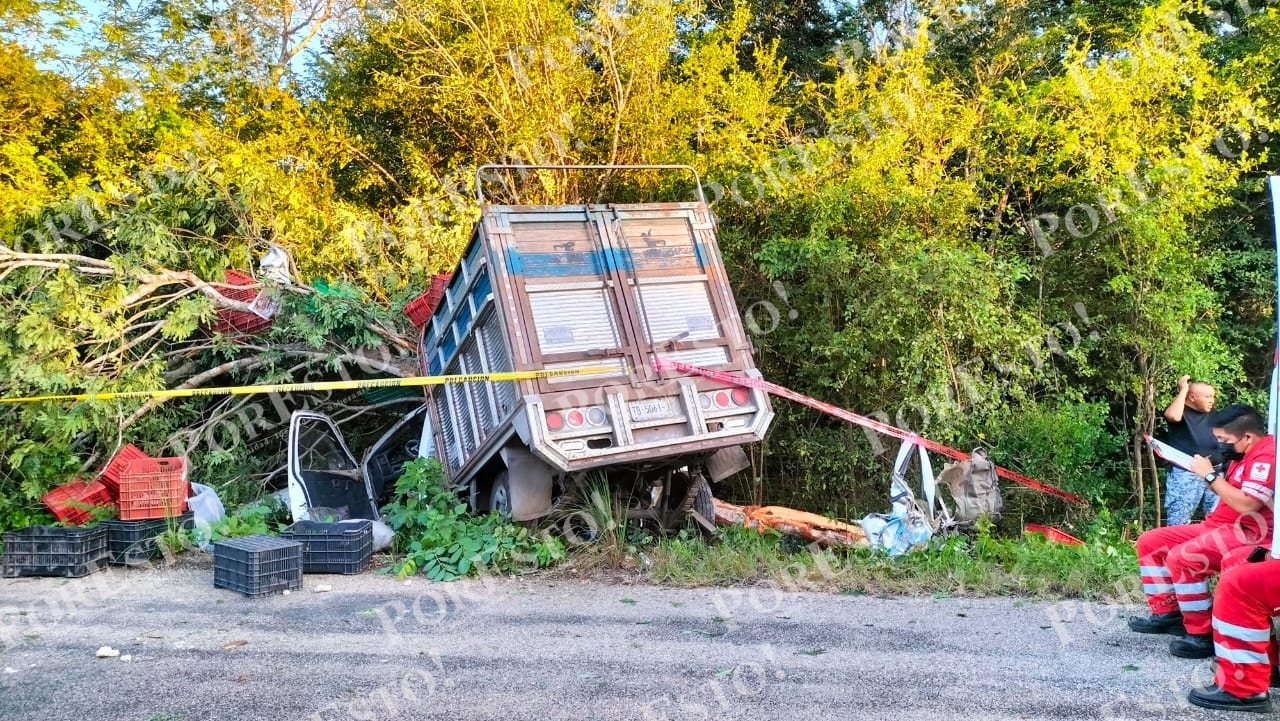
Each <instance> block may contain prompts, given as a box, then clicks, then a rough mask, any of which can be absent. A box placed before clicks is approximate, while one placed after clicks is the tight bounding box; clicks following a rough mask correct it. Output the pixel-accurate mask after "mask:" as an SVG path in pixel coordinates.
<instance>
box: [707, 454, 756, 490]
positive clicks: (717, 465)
mask: <svg viewBox="0 0 1280 721" xmlns="http://www.w3.org/2000/svg"><path fill="white" fill-rule="evenodd" d="M750 467H751V459H750V458H748V457H747V452H746V451H744V450H742V446H729V447H728V448H721V449H720V450H718V451H716V452H715V453H712V454H711V455H710V456H707V475H708V476H709V477H710V478H711V481H712V482H713V483H719V482H720V481H723V480H724V479H726V478H728V477H729V476H732V475H733V474H735V473H738V472H739V471H745V470H747V469H748V468H750Z"/></svg>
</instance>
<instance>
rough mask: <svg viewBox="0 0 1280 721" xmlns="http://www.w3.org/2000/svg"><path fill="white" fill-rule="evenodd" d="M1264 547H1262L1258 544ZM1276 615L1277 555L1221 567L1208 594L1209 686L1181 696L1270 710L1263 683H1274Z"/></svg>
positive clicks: (1279, 598)
mask: <svg viewBox="0 0 1280 721" xmlns="http://www.w3.org/2000/svg"><path fill="white" fill-rule="evenodd" d="M1264 550H1265V549H1264ZM1277 615H1280V559H1273V558H1271V556H1270V554H1268V555H1267V557H1266V560H1263V561H1262V562H1260V563H1247V562H1246V563H1243V564H1241V565H1237V566H1236V567H1234V568H1232V569H1230V570H1224V571H1223V572H1222V578H1221V579H1219V580H1218V590H1217V592H1216V593H1215V594H1214V597H1213V647H1214V651H1215V653H1216V655H1217V657H1218V671H1217V673H1216V674H1214V677H1213V685H1212V686H1210V687H1209V688H1206V689H1193V690H1192V691H1191V693H1189V694H1187V700H1188V701H1190V702H1191V703H1193V704H1195V705H1197V706H1202V707H1204V708H1212V709H1220V710H1224V711H1255V712H1258V713H1266V712H1268V711H1270V710H1271V700H1270V699H1269V698H1268V697H1267V686H1268V685H1275V677H1274V676H1273V674H1272V670H1271V668H1272V666H1273V665H1274V663H1275V660H1276V645H1275V642H1274V641H1273V640H1272V639H1271V618H1272V617H1273V616H1277Z"/></svg>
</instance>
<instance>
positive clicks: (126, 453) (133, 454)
mask: <svg viewBox="0 0 1280 721" xmlns="http://www.w3.org/2000/svg"><path fill="white" fill-rule="evenodd" d="M138 458H150V456H148V455H147V454H145V453H143V452H142V451H141V450H139V449H138V447H137V446H135V445H133V444H132V443H129V444H126V445H125V447H124V448H121V449H120V450H119V451H117V452H116V454H115V455H114V456H112V457H111V460H110V461H107V465H106V467H105V468H103V469H102V473H101V474H99V475H98V480H99V481H101V482H102V485H104V486H106V487H107V490H108V491H111V497H112V498H115V497H116V496H117V495H118V494H119V493H120V471H123V470H124V467H125V466H127V465H128V464H129V461H132V460H136V459H138Z"/></svg>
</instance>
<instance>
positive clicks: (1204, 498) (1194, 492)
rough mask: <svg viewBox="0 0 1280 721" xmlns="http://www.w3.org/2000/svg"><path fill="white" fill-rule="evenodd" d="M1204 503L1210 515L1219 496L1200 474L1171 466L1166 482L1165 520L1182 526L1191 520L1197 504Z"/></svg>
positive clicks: (1172, 524) (1171, 524)
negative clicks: (1210, 488)
mask: <svg viewBox="0 0 1280 721" xmlns="http://www.w3.org/2000/svg"><path fill="white" fill-rule="evenodd" d="M1202 502H1203V505H1204V515H1205V516H1208V515H1209V514H1210V513H1211V512H1212V511H1213V509H1214V508H1216V507H1217V506H1218V496H1217V494H1215V493H1214V492H1213V491H1211V490H1209V488H1208V487H1207V486H1205V484H1204V481H1203V480H1201V478H1200V476H1197V475H1196V474H1194V473H1192V472H1191V471H1184V470H1182V469H1181V468H1170V469H1169V475H1168V476H1167V477H1166V478H1165V482H1164V522H1165V525H1167V526H1180V525H1182V524H1184V523H1190V522H1191V516H1192V514H1194V513H1195V511H1196V506H1199V505H1201V504H1202Z"/></svg>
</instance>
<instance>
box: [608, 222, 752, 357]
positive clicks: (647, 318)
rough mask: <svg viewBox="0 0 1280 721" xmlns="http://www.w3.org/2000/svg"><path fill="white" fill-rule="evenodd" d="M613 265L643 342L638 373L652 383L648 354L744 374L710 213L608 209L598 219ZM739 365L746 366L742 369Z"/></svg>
mask: <svg viewBox="0 0 1280 721" xmlns="http://www.w3.org/2000/svg"><path fill="white" fill-rule="evenodd" d="M600 221H601V228H602V235H603V236H604V239H605V243H606V245H607V246H611V250H612V252H610V253H608V254H607V255H608V257H610V258H612V259H614V260H615V263H614V272H615V277H616V278H617V282H618V283H619V285H620V286H621V287H623V288H624V289H625V292H624V293H623V294H621V301H622V302H623V304H624V305H625V306H626V309H627V312H626V314H625V317H627V318H628V319H629V320H631V322H633V323H634V324H635V328H634V330H633V334H634V337H635V338H637V339H642V340H640V342H639V345H640V346H641V348H642V352H641V355H640V358H639V364H640V372H641V373H642V374H643V377H644V378H646V379H654V378H656V377H657V374H656V372H655V371H654V356H655V354H661V355H662V356H663V357H664V358H667V359H669V360H674V361H680V362H683V363H689V364H692V365H698V366H706V367H712V368H721V369H725V368H728V369H734V370H745V368H746V367H749V356H746V355H742V356H739V355H738V354H739V353H742V354H745V353H746V352H747V351H748V346H747V343H746V338H745V334H744V333H743V331H742V328H741V324H740V322H739V321H738V313H737V308H736V306H735V305H734V300H733V297H732V295H730V294H729V292H728V279H727V278H726V277H725V275H724V268H723V266H722V265H721V264H720V263H719V262H717V261H716V260H715V259H717V258H719V249H718V248H717V247H716V245H715V232H714V225H713V222H712V220H711V218H710V213H709V212H708V211H706V210H705V209H699V208H696V207H688V206H681V207H678V208H673V207H671V206H666V207H661V208H645V207H644V206H639V207H637V206H627V207H626V208H625V209H618V208H611V209H610V210H609V211H608V212H606V213H601V214H600ZM744 361H745V362H746V365H744Z"/></svg>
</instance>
